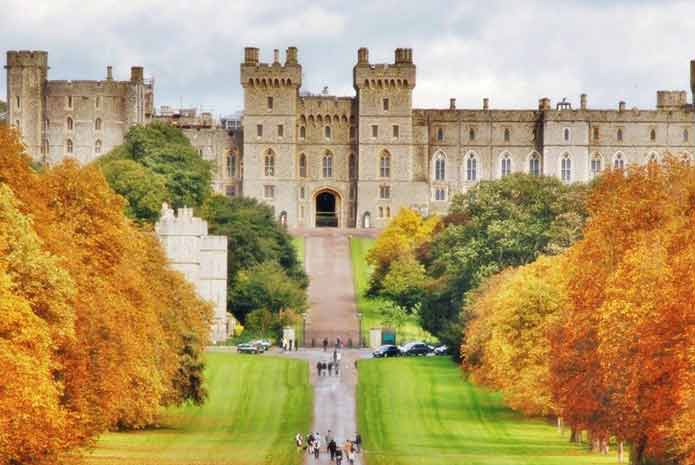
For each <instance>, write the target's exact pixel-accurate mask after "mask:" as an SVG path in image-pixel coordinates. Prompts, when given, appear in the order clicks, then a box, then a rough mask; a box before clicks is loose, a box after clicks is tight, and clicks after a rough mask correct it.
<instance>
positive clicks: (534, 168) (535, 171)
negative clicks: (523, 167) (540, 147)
mask: <svg viewBox="0 0 695 465" xmlns="http://www.w3.org/2000/svg"><path fill="white" fill-rule="evenodd" d="M528 172H529V174H530V175H531V176H540V174H541V159H540V158H539V157H538V154H537V153H534V154H533V155H531V158H529V160H528Z"/></svg>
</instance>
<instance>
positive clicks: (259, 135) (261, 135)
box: [256, 124, 263, 137]
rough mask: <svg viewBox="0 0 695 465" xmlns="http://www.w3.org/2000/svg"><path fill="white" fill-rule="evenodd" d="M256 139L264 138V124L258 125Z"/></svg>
mask: <svg viewBox="0 0 695 465" xmlns="http://www.w3.org/2000/svg"><path fill="white" fill-rule="evenodd" d="M256 137H263V125H262V124H257V125H256Z"/></svg>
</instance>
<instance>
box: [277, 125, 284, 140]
mask: <svg viewBox="0 0 695 465" xmlns="http://www.w3.org/2000/svg"><path fill="white" fill-rule="evenodd" d="M277 130H278V138H280V139H282V138H284V137H285V125H284V124H278V128H277Z"/></svg>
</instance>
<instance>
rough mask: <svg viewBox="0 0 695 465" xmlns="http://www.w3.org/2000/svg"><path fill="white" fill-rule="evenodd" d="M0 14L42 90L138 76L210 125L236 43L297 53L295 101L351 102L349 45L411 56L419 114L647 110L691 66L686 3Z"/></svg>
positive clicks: (235, 77)
mask: <svg viewBox="0 0 695 465" xmlns="http://www.w3.org/2000/svg"><path fill="white" fill-rule="evenodd" d="M0 13H1V14H0V49H1V50H3V52H4V51H5V50H45V51H47V52H48V60H49V66H50V67H51V69H50V71H49V79H74V80H78V79H103V78H104V76H105V74H106V66H107V65H113V67H114V77H115V78H116V79H128V76H129V70H130V67H131V66H134V65H141V66H144V67H145V75H146V77H154V79H155V105H156V106H157V107H159V106H160V105H171V106H175V107H179V106H181V105H183V106H184V107H199V108H202V109H204V110H207V111H212V112H213V113H215V114H218V115H224V114H229V113H232V112H235V111H237V110H240V109H242V106H243V91H242V88H241V86H240V84H239V63H240V61H241V60H242V59H243V53H244V52H243V49H244V47H245V46H255V47H259V48H260V49H261V61H263V62H272V57H273V49H276V48H277V49H280V51H281V60H284V53H285V50H286V48H287V47H288V46H292V45H293V46H296V47H298V49H299V62H300V64H301V65H302V67H303V85H302V90H306V91H309V92H314V93H318V92H320V91H321V89H323V87H324V86H327V87H328V89H329V93H330V94H331V95H348V96H352V95H354V90H353V88H352V67H353V66H354V64H355V63H356V61H357V49H358V48H360V47H367V48H369V53H370V62H371V63H393V60H394V50H395V49H396V48H401V47H409V48H412V49H413V60H414V62H415V64H416V66H417V84H416V87H415V90H414V94H413V104H414V106H415V107H416V108H447V107H448V104H449V98H451V97H454V98H456V99H457V106H458V108H480V107H481V106H482V99H483V98H484V97H488V98H489V99H490V106H491V108H493V109H494V108H536V107H537V105H538V99H539V98H541V97H549V98H550V99H551V100H552V101H553V102H556V101H558V100H561V99H562V98H564V97H566V98H567V100H568V101H570V102H572V103H573V104H574V105H575V106H578V102H579V95H580V94H581V93H586V94H588V98H589V107H593V108H617V105H618V102H619V101H620V100H624V101H626V102H627V105H628V107H630V108H631V107H633V106H638V107H640V108H653V107H654V106H655V103H656V91H657V90H670V89H682V90H688V93H689V94H690V89H689V88H690V84H689V82H690V81H689V62H690V60H691V59H695V40H693V39H694V38H695V34H694V33H695V26H693V22H692V20H693V18H694V17H695V1H693V0H688V1H669V0H654V1H651V0H644V1H641V0H623V1H607V0H585V1H563V0H548V1H540V0H539V1H526V0H481V1H478V0H471V1H467V0H460V1H444V0H441V1H439V0H417V1H410V0H393V1H392V0H371V1H362V0H351V1H345V0H342V1H323V2H316V1H305V0H285V1H277V0H275V1H271V0H227V1H224V0H196V1H190V0H181V1H179V0H92V1H86V0H48V1H37V0H0ZM5 79H6V75H5V70H4V69H0V82H5ZM2 87H3V88H2V89H0V98H2V99H3V100H4V97H3V96H4V95H5V92H6V89H4V86H2ZM689 98H691V97H689Z"/></svg>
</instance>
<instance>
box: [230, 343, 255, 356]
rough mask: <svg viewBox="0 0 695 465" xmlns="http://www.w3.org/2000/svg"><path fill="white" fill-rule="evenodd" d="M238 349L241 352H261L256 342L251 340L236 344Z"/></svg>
mask: <svg viewBox="0 0 695 465" xmlns="http://www.w3.org/2000/svg"><path fill="white" fill-rule="evenodd" d="M236 351H237V352H239V353H240V354H257V353H259V352H260V350H259V348H258V346H257V345H256V344H252V343H250V342H244V343H242V344H239V345H237V346H236Z"/></svg>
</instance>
